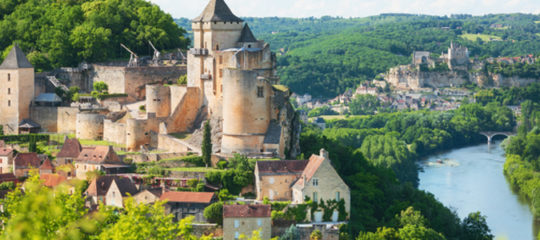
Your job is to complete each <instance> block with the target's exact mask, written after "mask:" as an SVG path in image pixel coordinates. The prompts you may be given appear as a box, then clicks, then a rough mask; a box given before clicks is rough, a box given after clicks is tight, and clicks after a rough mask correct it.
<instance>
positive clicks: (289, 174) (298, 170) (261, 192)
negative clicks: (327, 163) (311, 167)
mask: <svg viewBox="0 0 540 240" xmlns="http://www.w3.org/2000/svg"><path fill="white" fill-rule="evenodd" d="M307 164H308V161H306V160H283V161H258V162H257V163H256V164H255V188H256V193H257V200H263V199H264V198H268V199H269V200H275V201H292V191H291V185H292V184H293V183H294V182H295V181H296V180H297V179H298V178H299V177H300V176H301V175H302V173H303V172H304V169H305V168H306V165H307Z"/></svg>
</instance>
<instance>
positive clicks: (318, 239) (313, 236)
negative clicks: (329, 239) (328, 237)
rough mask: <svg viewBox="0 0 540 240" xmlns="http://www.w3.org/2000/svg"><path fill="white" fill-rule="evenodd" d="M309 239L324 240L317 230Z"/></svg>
mask: <svg viewBox="0 0 540 240" xmlns="http://www.w3.org/2000/svg"><path fill="white" fill-rule="evenodd" d="M309 239H310V240H322V233H321V231H319V230H315V231H313V232H311V234H310V235H309Z"/></svg>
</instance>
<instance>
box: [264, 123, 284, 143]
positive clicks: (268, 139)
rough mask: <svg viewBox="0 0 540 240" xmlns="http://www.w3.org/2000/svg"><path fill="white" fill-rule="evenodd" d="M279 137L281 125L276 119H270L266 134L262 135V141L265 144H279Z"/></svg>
mask: <svg viewBox="0 0 540 240" xmlns="http://www.w3.org/2000/svg"><path fill="white" fill-rule="evenodd" d="M280 139H281V126H279V124H278V123H277V122H276V121H270V125H269V126H268V130H267V131H266V135H265V136H264V143H266V144H279V140H280Z"/></svg>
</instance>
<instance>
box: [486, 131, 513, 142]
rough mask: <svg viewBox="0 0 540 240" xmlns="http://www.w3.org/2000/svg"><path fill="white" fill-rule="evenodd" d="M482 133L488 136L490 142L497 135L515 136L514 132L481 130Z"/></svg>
mask: <svg viewBox="0 0 540 240" xmlns="http://www.w3.org/2000/svg"><path fill="white" fill-rule="evenodd" d="M480 134H481V135H484V136H485V137H486V138H487V141H488V144H489V143H491V142H492V139H493V137H495V136H506V137H510V136H514V135H515V133H513V132H480Z"/></svg>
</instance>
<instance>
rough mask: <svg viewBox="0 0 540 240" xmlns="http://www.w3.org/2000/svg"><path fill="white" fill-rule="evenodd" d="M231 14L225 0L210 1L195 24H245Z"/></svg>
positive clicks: (195, 20) (194, 20)
mask: <svg viewBox="0 0 540 240" xmlns="http://www.w3.org/2000/svg"><path fill="white" fill-rule="evenodd" d="M243 21H244V20H242V19H240V18H239V17H237V16H236V15H234V14H233V13H232V12H231V9H229V7H228V6H227V4H226V3H225V1H224V0H210V2H209V3H208V5H206V8H205V9H204V11H203V12H202V13H201V15H200V16H198V17H196V18H195V19H193V22H243Z"/></svg>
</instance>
